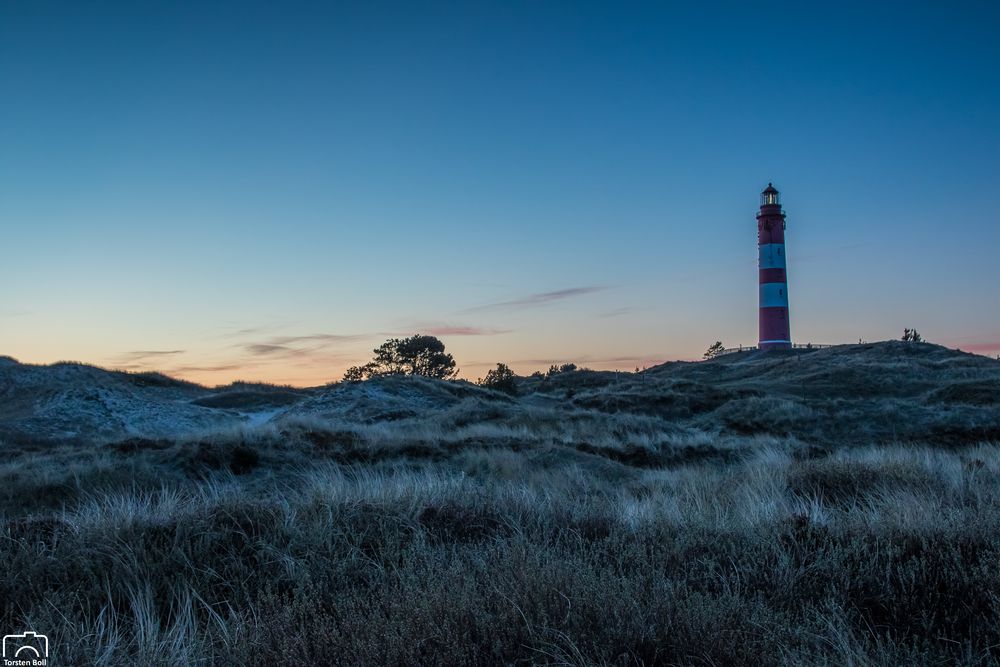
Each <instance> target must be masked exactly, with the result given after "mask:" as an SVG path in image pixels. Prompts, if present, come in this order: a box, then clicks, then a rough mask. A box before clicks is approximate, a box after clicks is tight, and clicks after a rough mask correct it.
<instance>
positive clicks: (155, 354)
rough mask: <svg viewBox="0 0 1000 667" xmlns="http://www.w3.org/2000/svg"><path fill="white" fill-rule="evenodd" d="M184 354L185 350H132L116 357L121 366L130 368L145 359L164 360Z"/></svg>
mask: <svg viewBox="0 0 1000 667" xmlns="http://www.w3.org/2000/svg"><path fill="white" fill-rule="evenodd" d="M185 352H186V350H133V351H131V352H126V353H125V354H123V355H121V356H120V357H118V362H119V363H120V364H121V365H122V366H126V365H127V366H132V365H134V364H136V363H138V362H141V361H145V360H147V359H164V358H166V357H172V356H174V355H177V354H184V353H185Z"/></svg>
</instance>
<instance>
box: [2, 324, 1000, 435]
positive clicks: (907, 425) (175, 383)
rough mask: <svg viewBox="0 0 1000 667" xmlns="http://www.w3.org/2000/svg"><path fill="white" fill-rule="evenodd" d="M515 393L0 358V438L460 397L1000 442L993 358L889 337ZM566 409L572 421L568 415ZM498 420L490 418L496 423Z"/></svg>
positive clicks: (222, 424)
mask: <svg viewBox="0 0 1000 667" xmlns="http://www.w3.org/2000/svg"><path fill="white" fill-rule="evenodd" d="M519 389H520V392H519V396H518V397H517V398H515V399H511V398H509V397H507V396H506V395H504V394H499V393H496V392H492V391H489V390H486V389H483V388H480V387H477V386H475V385H472V384H469V383H467V382H442V381H436V380H430V379H427V378H405V377H389V378H383V379H380V380H375V381H371V382H364V383H340V384H333V385H329V386H327V387H316V388H312V389H296V388H292V387H274V386H270V385H262V384H250V383H237V384H234V385H229V386H226V387H219V388H216V389H209V388H206V387H201V386H199V385H196V384H192V383H188V382H183V381H179V380H174V379H172V378H169V377H166V376H163V375H160V374H155V373H143V374H131V373H122V372H117V371H107V370H103V369H100V368H96V367H93V366H87V365H83V364H76V363H67V362H64V363H58V364H52V365H49V366H38V365H29V364H19V363H17V362H16V361H14V360H12V359H10V358H4V359H3V362H2V363H0V438H4V439H6V440H9V441H14V442H22V441H32V442H83V441H101V442H105V441H112V440H116V439H123V438H128V437H145V438H163V437H175V436H187V435H191V434H197V433H203V432H208V431H212V430H217V429H225V428H234V427H240V426H248V425H249V426H254V425H259V424H264V423H280V422H282V421H283V420H286V421H287V420H288V419H290V418H296V419H303V418H310V419H315V420H319V421H321V422H322V421H326V422H335V423H338V424H350V423H362V424H363V423H373V422H389V421H399V420H411V421H412V420H417V421H419V420H422V419H434V416H435V415H439V414H440V413H442V412H443V411H446V410H449V409H454V408H455V406H457V405H458V404H460V403H463V402H465V403H468V404H471V403H474V402H478V403H487V404H497V405H504V406H505V407H504V410H505V414H507V415H508V418H510V419H514V420H516V419H517V415H518V414H521V417H520V418H521V419H522V420H523V419H525V418H527V413H528V412H531V411H532V410H537V409H540V408H544V409H547V410H554V411H557V412H563V413H567V414H574V415H575V416H574V417H572V419H578V418H580V414H579V413H582V412H592V413H595V414H596V415H597V416H600V415H605V416H607V415H628V414H631V415H636V416H642V417H644V418H646V419H648V420H653V421H654V422H658V423H662V424H663V427H662V428H663V432H669V431H671V430H673V429H676V427H678V426H682V427H685V428H690V429H697V430H699V431H703V432H706V433H714V434H718V433H727V432H730V433H738V434H743V435H747V434H755V433H760V434H770V435H780V436H794V437H797V438H799V439H802V440H804V441H809V442H814V443H818V444H822V445H824V446H826V445H836V444H837V443H844V444H864V443H883V442H892V441H920V442H937V443H940V444H951V445H957V444H968V443H972V442H977V441H982V440H998V439H1000V411H998V396H1000V362H997V361H996V360H993V359H989V358H986V357H982V356H977V355H972V354H966V353H962V352H958V351H955V350H949V349H946V348H943V347H940V346H936V345H930V344H914V343H903V342H896V341H888V342H883V343H875V344H869V345H845V346H838V347H833V348H825V349H817V350H791V351H786V352H767V353H763V352H759V351H751V352H742V353H735V354H730V355H726V356H723V357H719V358H716V359H713V360H710V361H705V362H695V363H688V362H670V363H666V364H662V365H660V366H656V367H653V368H650V369H648V370H646V371H645V372H642V373H615V372H599V371H587V370H581V371H573V372H567V373H560V374H556V375H553V376H551V377H548V378H544V379H539V378H522V379H520V380H519ZM572 419H571V420H572ZM494 421H495V420H494Z"/></svg>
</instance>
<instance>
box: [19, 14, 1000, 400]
mask: <svg viewBox="0 0 1000 667" xmlns="http://www.w3.org/2000/svg"><path fill="white" fill-rule="evenodd" d="M692 4H695V5H697V6H694V7H692V6H689V5H692ZM813 4H814V3H787V4H784V3H769V4H760V5H757V6H755V7H748V6H746V5H744V4H736V3H733V4H728V3H685V4H683V5H677V6H671V5H668V4H667V3H649V4H632V3H602V4H597V3H496V4H489V3H435V4H428V5H425V6H418V3H371V2H365V3H356V4H353V5H350V4H348V3H294V2H290V3H261V4H254V3H249V2H239V3H194V2H177V3H166V2H163V3H113V2H98V3H68V2H67V3H49V2H31V3H7V4H5V5H4V6H3V8H2V9H0V90H2V91H3V97H2V100H3V104H0V127H2V128H3V132H2V133H0V229H2V232H3V240H4V245H3V250H4V252H3V262H2V264H0V285H2V286H3V289H2V291H0V354H8V355H11V356H14V357H16V358H18V359H20V360H22V361H31V362H51V361H55V360H58V359H76V360H81V361H87V362H91V363H97V364H101V365H105V366H114V367H122V368H132V369H146V368H160V369H164V370H166V371H167V372H171V373H173V374H176V375H180V376H183V377H188V378H191V379H195V380H198V381H201V382H206V383H208V384H215V383H221V382H227V381H230V380H232V379H234V378H244V379H265V380H272V381H278V382H289V383H293V384H315V383H320V382H324V381H327V380H331V379H335V378H337V377H339V376H340V374H341V373H342V371H343V369H344V368H345V367H346V366H348V365H351V364H353V363H357V362H359V361H362V360H364V359H365V358H367V357H368V356H369V353H370V351H371V349H372V348H373V347H375V345H377V344H378V343H379V342H381V340H383V339H384V338H385V337H387V336H390V335H402V334H407V333H412V332H417V331H426V332H431V333H435V334H437V335H439V336H440V337H441V338H442V339H443V340H444V341H445V343H446V345H447V347H448V349H449V350H450V351H451V352H453V353H454V354H455V356H456V358H457V360H458V362H459V365H460V366H461V367H462V368H463V374H464V375H466V376H468V377H477V376H480V375H482V374H484V373H485V370H486V368H487V366H489V365H492V364H494V363H495V362H497V361H505V362H508V363H510V364H511V365H512V366H513V367H514V368H515V369H516V370H518V371H520V372H529V371H531V370H534V369H536V368H540V367H547V365H548V364H549V363H558V362H562V361H576V362H577V363H582V364H584V365H589V366H592V367H595V368H622V369H631V368H634V367H635V366H636V365H640V366H641V365H645V364H650V363H654V362H656V361H660V360H666V359H677V358H696V357H698V356H700V354H701V352H702V351H704V349H705V348H706V347H707V346H708V344H709V343H711V342H713V341H715V340H717V339H721V340H722V341H723V342H724V343H726V344H727V345H735V344H739V343H743V344H752V343H755V342H756V333H757V332H756V308H757V303H756V298H757V275H756V245H755V244H756V227H755V221H754V217H753V216H754V212H755V209H756V206H757V203H758V192H759V191H760V190H761V189H762V188H763V187H764V186H765V185H766V184H767V183H768V181H773V182H774V183H775V185H776V186H777V187H778V188H779V189H780V190H781V192H782V196H783V203H784V207H785V209H786V211H787V213H788V232H787V243H788V256H789V293H790V310H791V324H792V337H793V338H794V339H795V340H796V341H797V342H809V341H812V342H817V343H833V342H851V341H855V342H856V341H857V339H858V338H865V339H867V340H877V339H882V338H890V337H892V338H895V337H898V336H899V334H900V333H901V331H902V329H903V327H917V328H918V329H919V330H920V331H921V332H922V333H923V334H924V336H925V337H926V338H928V339H930V340H932V341H936V342H941V343H943V344H947V345H950V346H952V347H960V348H962V349H969V350H975V351H979V352H983V353H987V354H997V353H1000V296H998V290H997V287H996V286H997V285H998V284H1000V262H998V261H997V255H998V250H1000V220H998V217H1000V215H998V211H1000V41H998V40H996V39H995V29H996V26H997V25H1000V9H998V7H1000V5H997V4H996V3H985V2H983V3H953V4H947V5H944V4H941V3H935V4H931V3H911V2H908V3H877V5H878V6H871V3H857V4H851V3H829V4H827V5H824V6H822V7H816V6H809V5H813Z"/></svg>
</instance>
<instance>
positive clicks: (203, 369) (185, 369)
mask: <svg viewBox="0 0 1000 667" xmlns="http://www.w3.org/2000/svg"><path fill="white" fill-rule="evenodd" d="M243 367H244V366H243V364H216V365H212V366H174V367H172V368H168V369H166V370H165V372H166V373H212V372H215V371H235V370H238V369H241V368H243Z"/></svg>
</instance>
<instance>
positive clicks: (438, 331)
mask: <svg viewBox="0 0 1000 667" xmlns="http://www.w3.org/2000/svg"><path fill="white" fill-rule="evenodd" d="M410 329H412V330H413V331H419V332H420V333H422V334H427V335H430V336H496V335H498V334H505V333H510V331H511V330H510V329H494V328H491V327H477V326H470V325H466V324H442V323H433V322H432V323H428V322H425V323H421V324H414V325H413V326H412V327H410Z"/></svg>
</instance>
